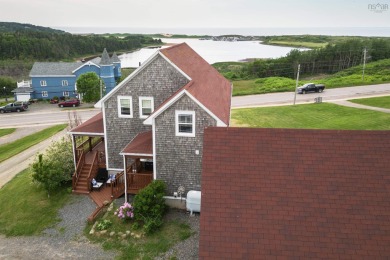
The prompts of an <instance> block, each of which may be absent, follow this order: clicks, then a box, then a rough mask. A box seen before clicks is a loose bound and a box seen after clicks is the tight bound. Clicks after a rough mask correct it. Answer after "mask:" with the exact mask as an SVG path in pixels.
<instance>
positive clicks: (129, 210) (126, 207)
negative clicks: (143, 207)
mask: <svg viewBox="0 0 390 260" xmlns="http://www.w3.org/2000/svg"><path fill="white" fill-rule="evenodd" d="M114 215H116V216H118V218H120V219H123V220H127V219H132V218H134V212H133V206H131V204H130V203H128V202H125V203H124V204H123V205H122V206H120V207H119V208H118V209H117V210H116V211H115V212H114Z"/></svg>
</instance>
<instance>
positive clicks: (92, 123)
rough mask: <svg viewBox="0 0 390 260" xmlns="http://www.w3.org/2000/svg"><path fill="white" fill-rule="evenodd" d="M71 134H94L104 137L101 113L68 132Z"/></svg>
mask: <svg viewBox="0 0 390 260" xmlns="http://www.w3.org/2000/svg"><path fill="white" fill-rule="evenodd" d="M69 132H70V133H72V134H82V133H85V134H96V135H104V126H103V113H102V112H100V113H99V114H97V115H95V116H93V117H91V118H90V119H88V120H87V121H85V122H84V123H82V124H81V125H79V126H76V127H75V128H73V129H72V130H70V131H69Z"/></svg>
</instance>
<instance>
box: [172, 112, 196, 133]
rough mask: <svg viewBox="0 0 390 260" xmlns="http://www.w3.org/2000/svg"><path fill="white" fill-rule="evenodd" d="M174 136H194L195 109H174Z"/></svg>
mask: <svg viewBox="0 0 390 260" xmlns="http://www.w3.org/2000/svg"><path fill="white" fill-rule="evenodd" d="M175 125H176V136H189V137H195V111H175Z"/></svg>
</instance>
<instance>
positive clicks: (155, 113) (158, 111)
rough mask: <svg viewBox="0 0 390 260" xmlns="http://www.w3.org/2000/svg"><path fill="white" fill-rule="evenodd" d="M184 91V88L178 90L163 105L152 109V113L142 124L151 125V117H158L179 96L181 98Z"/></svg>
mask: <svg viewBox="0 0 390 260" xmlns="http://www.w3.org/2000/svg"><path fill="white" fill-rule="evenodd" d="M184 93H185V90H182V91H180V92H179V93H177V94H176V96H175V97H174V98H172V99H171V100H169V101H168V102H167V103H166V104H165V105H163V106H162V107H160V108H159V109H158V110H156V111H154V112H153V114H152V115H150V116H149V117H148V118H146V119H145V121H144V122H143V123H144V125H152V124H153V119H154V118H156V117H158V116H159V115H160V114H161V113H162V112H164V111H165V109H167V108H168V107H170V106H171V105H172V104H173V103H175V102H176V101H177V100H178V99H179V98H181V97H182V96H183V95H184Z"/></svg>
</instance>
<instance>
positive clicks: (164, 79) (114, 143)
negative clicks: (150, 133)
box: [104, 55, 188, 169]
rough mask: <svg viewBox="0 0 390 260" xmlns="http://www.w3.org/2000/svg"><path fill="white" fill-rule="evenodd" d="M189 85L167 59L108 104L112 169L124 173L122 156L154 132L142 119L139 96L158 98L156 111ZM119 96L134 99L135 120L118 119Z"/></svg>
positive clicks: (157, 62) (141, 74)
mask: <svg viewBox="0 0 390 260" xmlns="http://www.w3.org/2000/svg"><path fill="white" fill-rule="evenodd" d="M187 83H188V79H187V78H185V77H184V76H183V75H182V74H181V73H180V72H178V71H177V70H176V69H175V68H174V67H173V66H172V65H170V64H169V63H168V62H167V61H166V60H165V59H164V58H162V57H161V56H159V55H157V56H156V57H155V59H154V60H153V61H152V62H151V63H150V64H149V65H148V66H147V67H145V68H144V69H143V70H142V71H140V72H139V73H138V74H137V75H136V76H135V77H134V78H132V79H131V80H130V81H129V82H127V83H125V84H124V85H123V86H122V87H121V88H120V89H119V90H118V91H117V92H116V93H115V94H114V95H113V96H112V97H110V98H109V99H108V100H107V101H105V103H104V104H105V113H106V114H105V120H106V131H107V134H106V136H107V140H106V142H107V148H108V149H107V153H108V168H109V169H123V158H122V156H121V155H119V153H120V152H121V151H122V149H123V148H124V147H125V146H126V145H127V144H128V143H129V142H130V141H131V140H132V139H133V138H134V137H135V136H136V135H137V134H138V133H140V132H143V131H147V130H152V127H151V126H149V125H144V124H143V121H144V120H145V119H140V118H139V99H138V98H139V96H146V97H154V108H155V109H156V108H157V107H158V106H159V105H160V104H161V103H162V102H164V101H165V100H166V99H167V98H168V97H170V96H171V95H172V94H173V93H175V92H176V91H177V90H178V89H179V88H181V87H182V86H184V85H185V84H187ZM117 96H132V100H133V118H118V107H117V106H118V105H117Z"/></svg>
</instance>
